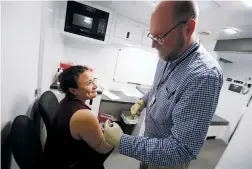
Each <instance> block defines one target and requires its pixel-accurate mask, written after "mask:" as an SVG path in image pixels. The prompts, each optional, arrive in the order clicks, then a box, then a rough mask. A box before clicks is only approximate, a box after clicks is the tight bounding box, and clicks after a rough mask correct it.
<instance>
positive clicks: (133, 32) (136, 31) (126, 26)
mask: <svg viewBox="0 0 252 169" xmlns="http://www.w3.org/2000/svg"><path fill="white" fill-rule="evenodd" d="M114 36H116V37H117V38H121V39H125V40H129V41H131V42H135V43H138V44H141V43H142V38H143V29H142V28H141V27H140V26H138V25H134V24H132V23H130V22H127V21H122V20H117V21H116V25H115V33H114Z"/></svg>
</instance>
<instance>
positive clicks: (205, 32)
mask: <svg viewBox="0 0 252 169" xmlns="http://www.w3.org/2000/svg"><path fill="white" fill-rule="evenodd" d="M199 34H200V35H210V34H211V32H210V31H200V32H199Z"/></svg>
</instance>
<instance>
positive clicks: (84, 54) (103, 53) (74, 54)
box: [64, 41, 119, 86]
mask: <svg viewBox="0 0 252 169" xmlns="http://www.w3.org/2000/svg"><path fill="white" fill-rule="evenodd" d="M71 42H72V41H68V42H67V43H65V48H64V54H65V56H66V57H67V60H68V61H69V62H72V63H74V64H81V65H88V66H90V67H92V68H94V69H95V72H96V74H97V75H98V77H99V79H100V80H101V82H102V83H103V84H104V85H105V86H111V84H112V80H113V76H114V70H115V66H116V58H117V54H118V50H119V47H118V46H114V45H109V46H108V45H106V46H100V45H97V46H96V45H88V44H86V43H81V44H79V45H76V44H74V45H71Z"/></svg>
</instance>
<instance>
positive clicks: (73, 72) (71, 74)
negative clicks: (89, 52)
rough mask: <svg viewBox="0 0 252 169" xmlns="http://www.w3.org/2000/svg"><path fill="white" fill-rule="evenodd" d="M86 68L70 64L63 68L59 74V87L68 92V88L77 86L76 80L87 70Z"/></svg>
mask: <svg viewBox="0 0 252 169" xmlns="http://www.w3.org/2000/svg"><path fill="white" fill-rule="evenodd" d="M87 70H88V68H87V67H84V66H72V67H69V68H67V69H65V70H64V71H63V72H62V73H61V74H60V75H59V82H60V89H61V90H62V91H63V92H64V93H66V94H68V93H69V90H68V89H69V88H75V89H77V88H78V84H77V80H78V78H79V76H80V74H82V73H83V72H85V71H87Z"/></svg>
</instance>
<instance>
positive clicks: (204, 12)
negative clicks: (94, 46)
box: [93, 0, 252, 41]
mask: <svg viewBox="0 0 252 169" xmlns="http://www.w3.org/2000/svg"><path fill="white" fill-rule="evenodd" d="M93 3H96V4H99V5H102V6H105V7H107V8H109V9H112V10H113V11H115V12H116V13H118V14H121V15H123V16H126V17H128V18H130V19H132V20H134V21H137V22H140V23H142V24H145V25H149V21H150V16H151V13H152V12H153V10H154V8H155V6H156V3H153V1H93ZM198 4H199V9H200V17H199V24H198V28H197V31H198V32H200V31H210V32H211V34H210V35H208V36H204V35H199V38H200V40H202V41H216V40H218V39H235V38H252V7H251V8H249V7H247V6H245V5H244V4H243V3H242V2H240V1H211V0H209V1H198ZM223 28H235V29H237V30H238V33H237V34H235V35H227V34H226V33H224V32H223V31H222V29H223Z"/></svg>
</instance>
